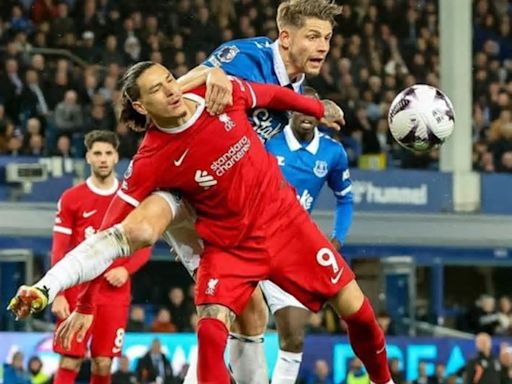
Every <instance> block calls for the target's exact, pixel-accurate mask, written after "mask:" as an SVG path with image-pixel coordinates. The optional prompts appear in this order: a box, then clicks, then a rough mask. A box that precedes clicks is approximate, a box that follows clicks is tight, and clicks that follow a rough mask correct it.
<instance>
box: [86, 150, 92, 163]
mask: <svg viewBox="0 0 512 384" xmlns="http://www.w3.org/2000/svg"><path fill="white" fill-rule="evenodd" d="M85 161H87V164H89V165H91V154H90V151H87V152H85Z"/></svg>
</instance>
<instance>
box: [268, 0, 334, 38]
mask: <svg viewBox="0 0 512 384" xmlns="http://www.w3.org/2000/svg"><path fill="white" fill-rule="evenodd" d="M342 10H343V6H341V5H338V4H336V2H335V1H334V0H285V1H283V2H282V3H281V4H279V7H278V8H277V20H276V21H277V28H278V29H279V31H281V30H282V29H283V28H284V27H286V26H293V27H297V28H300V27H302V26H304V22H305V18H307V17H312V18H317V19H320V20H325V21H328V22H330V23H331V25H332V26H335V25H336V22H335V21H334V18H335V17H336V16H338V15H341V12H342Z"/></svg>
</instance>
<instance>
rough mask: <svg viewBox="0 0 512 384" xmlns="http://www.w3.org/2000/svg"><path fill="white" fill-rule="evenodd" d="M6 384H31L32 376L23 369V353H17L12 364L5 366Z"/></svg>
mask: <svg viewBox="0 0 512 384" xmlns="http://www.w3.org/2000/svg"><path fill="white" fill-rule="evenodd" d="M4 384H31V381H30V375H29V374H28V373H27V371H25V369H23V353H22V352H21V351H18V352H15V353H14V354H13V356H12V362H11V364H4Z"/></svg>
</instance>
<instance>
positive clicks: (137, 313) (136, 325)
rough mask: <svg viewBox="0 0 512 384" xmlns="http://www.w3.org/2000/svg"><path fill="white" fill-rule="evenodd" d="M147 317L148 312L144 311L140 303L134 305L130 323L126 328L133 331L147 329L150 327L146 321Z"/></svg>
mask: <svg viewBox="0 0 512 384" xmlns="http://www.w3.org/2000/svg"><path fill="white" fill-rule="evenodd" d="M145 318H146V313H145V312H144V308H142V307H141V306H140V305H132V308H131V310H130V317H129V319H128V324H127V325H126V330H127V331H131V332H145V331H147V330H148V329H147V326H146V323H145V322H144V320H145Z"/></svg>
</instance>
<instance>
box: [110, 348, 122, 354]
mask: <svg viewBox="0 0 512 384" xmlns="http://www.w3.org/2000/svg"><path fill="white" fill-rule="evenodd" d="M118 352H121V348H117V347H114V348H112V353H118Z"/></svg>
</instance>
